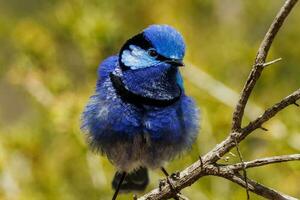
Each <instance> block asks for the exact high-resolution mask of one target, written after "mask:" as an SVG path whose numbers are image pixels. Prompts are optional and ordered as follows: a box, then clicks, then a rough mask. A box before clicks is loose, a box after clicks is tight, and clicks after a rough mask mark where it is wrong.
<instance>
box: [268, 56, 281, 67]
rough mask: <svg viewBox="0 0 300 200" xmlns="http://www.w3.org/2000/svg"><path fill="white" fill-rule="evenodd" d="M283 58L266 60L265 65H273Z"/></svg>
mask: <svg viewBox="0 0 300 200" xmlns="http://www.w3.org/2000/svg"><path fill="white" fill-rule="evenodd" d="M281 60H282V58H277V59H275V60H272V61H270V62H266V63H264V64H263V67H266V66H269V65H272V64H274V63H277V62H279V61H281Z"/></svg>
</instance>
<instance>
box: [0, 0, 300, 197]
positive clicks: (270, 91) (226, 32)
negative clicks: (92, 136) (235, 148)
mask: <svg viewBox="0 0 300 200" xmlns="http://www.w3.org/2000/svg"><path fill="white" fill-rule="evenodd" d="M282 4H283V0H281V1H273V0H265V1H260V0H251V1H242V0H235V1H231V0H185V1H184V0H180V1H176V2H175V1H171V0H166V1H158V0H149V1H134V0H129V1H122V0H111V1H108V0H90V1H83V0H70V1H68V0H48V1H38V0H26V1H18V0H9V1H8V0H2V1H0V44H1V46H0V199H4V200H25V199H51V200H52V199H63V200H68V199H70V200H71V199H110V198H111V196H112V190H111V179H112V177H113V174H114V168H113V166H112V165H111V164H110V163H109V162H108V161H107V159H106V158H104V157H100V156H98V155H94V154H92V153H91V152H90V151H89V150H88V149H87V146H86V144H85V141H84V136H83V134H82V133H81V131H80V113H81V112H82V110H83V107H84V105H85V103H86V102H87V100H88V97H89V96H90V95H91V94H92V92H93V89H94V85H95V81H96V70H97V66H98V64H99V62H100V61H101V60H102V59H104V58H105V57H107V56H109V55H111V54H116V53H117V52H118V50H119V48H120V47H121V45H122V43H123V42H124V41H125V40H126V39H127V38H129V37H130V36H132V35H134V34H135V33H137V32H138V31H140V30H142V29H143V28H144V27H146V26H148V25H149V24H153V23H166V24H170V25H172V26H175V27H176V28H177V29H178V30H180V32H182V34H183V35H184V38H185V40H186V43H187V55H186V60H188V61H189V62H192V63H195V64H196V65H197V66H199V67H200V68H201V69H202V70H204V71H206V72H208V73H209V74H210V75H212V76H213V77H214V78H215V79H217V80H219V81H221V82H223V83H224V84H226V85H227V86H228V87H230V88H233V89H234V90H235V91H240V90H241V88H242V86H243V83H244V81H245V79H246V77H247V74H248V73H249V71H250V68H251V64H252V62H253V59H254V56H255V53H256V51H257V48H258V45H259V43H260V41H261V40H262V38H263V36H264V33H265V31H266V30H267V28H268V26H269V25H270V22H271V20H272V19H273V17H274V16H275V13H276V12H277V10H278V9H279V7H280V6H281V5H282ZM299 9H300V8H299V5H298V6H296V8H295V10H294V11H293V12H292V14H291V16H290V17H289V18H288V20H287V23H286V24H285V25H284V27H283V29H282V30H281V31H280V33H279V35H278V37H277V38H276V41H275V42H274V45H273V47H272V49H271V55H270V56H269V60H271V59H273V58H278V57H283V61H282V62H280V63H278V64H276V65H272V66H270V67H268V69H266V70H265V72H264V74H263V77H262V78H261V80H260V81H259V82H258V85H257V87H256V88H255V91H254V96H253V97H252V98H251V99H252V100H253V101H255V102H256V103H257V104H258V105H260V106H261V107H262V108H265V107H268V106H270V105H272V104H273V103H274V102H276V101H278V100H279V99H280V98H282V97H283V96H286V95H287V94H289V93H290V92H291V91H293V90H295V89H296V88H298V87H299V84H300V76H299V74H300V67H299V64H300V59H299V55H300V48H299V44H300V26H299V25H298V24H299V19H300V12H299ZM185 70H188V66H187V67H186V69H185ZM185 85H186V88H187V89H186V90H187V91H188V93H189V94H190V95H192V96H193V97H195V99H196V100H197V103H198V104H199V105H201V110H202V122H201V123H202V131H201V134H200V136H199V137H198V140H197V142H196V143H195V145H194V148H193V150H192V151H191V152H189V153H187V154H185V155H184V156H182V157H181V159H177V160H174V161H172V162H170V164H169V165H168V166H167V168H168V170H169V171H175V170H180V169H183V168H184V167H186V166H188V165H189V164H190V163H192V162H193V161H195V160H197V158H198V155H199V154H204V153H205V152H207V151H208V150H209V149H210V148H211V147H213V146H214V145H215V144H216V143H217V142H220V141H221V140H222V139H223V138H224V137H225V135H226V134H227V133H228V131H229V127H230V123H231V116H232V111H233V108H232V107H228V106H226V105H223V104H222V103H220V101H219V100H217V99H215V98H214V97H212V96H210V95H209V94H208V93H207V91H205V90H201V89H199V88H197V87H195V85H193V84H192V83H191V82H189V80H187V79H186V80H185ZM278 121H280V122H281V123H277V122H278ZM299 124H300V118H299V110H297V108H296V107H293V106H291V107H289V108H288V109H286V110H285V111H283V112H282V113H280V114H279V115H278V116H276V120H272V121H270V122H268V123H267V124H266V127H267V128H268V129H269V130H270V131H269V132H267V133H266V132H262V131H259V130H258V131H256V133H254V134H253V135H252V136H250V137H249V139H248V140H246V141H244V142H242V144H241V149H242V152H243V154H244V158H245V159H246V160H249V159H254V158H259V157H263V156H272V155H281V154H289V153H297V152H299V151H300V127H299ZM235 161H237V158H234V157H231V158H230V161H229V162H235ZM248 173H249V176H250V177H251V178H254V179H256V180H258V181H259V182H262V183H264V184H266V185H269V186H272V187H274V188H275V189H280V190H281V191H282V192H285V193H288V194H290V195H293V196H295V197H300V188H299V179H300V165H299V163H296V162H294V163H285V164H277V165H272V166H266V167H261V168H260V169H251V170H249V172H248ZM150 175H151V184H150V185H149V187H148V190H151V189H153V188H154V187H156V186H157V183H158V179H160V178H162V177H163V175H162V173H161V172H159V171H152V172H151V174H150ZM183 193H184V194H185V195H186V196H188V197H190V199H203V200H206V199H228V200H233V199H244V198H245V191H244V190H243V189H241V188H240V187H239V186H236V185H235V184H233V183H230V182H228V181H225V180H222V179H220V178H214V177H205V178H204V179H201V181H198V182H197V183H196V184H194V185H193V186H191V187H189V188H187V189H185V190H184V191H183ZM251 196H252V198H251V199H260V198H259V197H258V196H256V195H254V194H251ZM131 197H132V194H128V195H122V196H120V199H128V198H131Z"/></svg>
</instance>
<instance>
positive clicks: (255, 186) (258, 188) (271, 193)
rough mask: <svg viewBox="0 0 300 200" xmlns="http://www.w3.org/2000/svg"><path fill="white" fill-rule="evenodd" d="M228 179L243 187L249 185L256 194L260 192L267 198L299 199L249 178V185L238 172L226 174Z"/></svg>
mask: <svg viewBox="0 0 300 200" xmlns="http://www.w3.org/2000/svg"><path fill="white" fill-rule="evenodd" d="M225 178H226V179H228V180H230V181H232V182H234V183H237V184H239V185H240V186H242V187H248V188H249V190H250V191H251V192H254V193H255V194H258V195H260V196H262V197H265V198H267V199H272V200H297V199H296V198H294V197H291V196H288V195H286V194H282V193H280V192H278V191H276V190H274V189H272V188H269V187H267V186H264V185H262V184H260V183H257V182H256V181H253V180H251V179H248V180H247V182H248V186H246V183H245V180H244V177H243V176H242V175H240V174H238V173H236V174H234V175H231V176H226V177H225Z"/></svg>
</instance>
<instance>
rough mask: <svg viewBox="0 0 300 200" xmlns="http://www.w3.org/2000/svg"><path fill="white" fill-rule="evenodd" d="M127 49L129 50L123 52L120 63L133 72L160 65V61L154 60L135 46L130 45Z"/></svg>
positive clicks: (145, 51)
mask: <svg viewBox="0 0 300 200" xmlns="http://www.w3.org/2000/svg"><path fill="white" fill-rule="evenodd" d="M129 49H130V50H125V51H123V53H122V55H121V61H122V63H123V64H124V65H126V66H128V67H130V68H131V69H133V70H134V69H140V68H145V67H151V66H155V65H157V64H159V63H160V61H158V60H156V59H155V57H152V56H150V55H149V54H148V52H147V50H144V49H142V48H140V47H138V46H136V45H130V46H129Z"/></svg>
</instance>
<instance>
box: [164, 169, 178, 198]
mask: <svg viewBox="0 0 300 200" xmlns="http://www.w3.org/2000/svg"><path fill="white" fill-rule="evenodd" d="M160 169H161V171H162V172H163V173H164V175H165V176H166V177H167V182H168V184H169V185H170V187H171V190H172V191H173V193H174V194H175V197H174V199H175V200H179V197H178V196H177V194H178V193H180V192H177V191H176V189H175V187H174V185H173V184H172V182H171V180H170V178H169V173H168V172H167V170H166V169H165V168H164V167H160Z"/></svg>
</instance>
